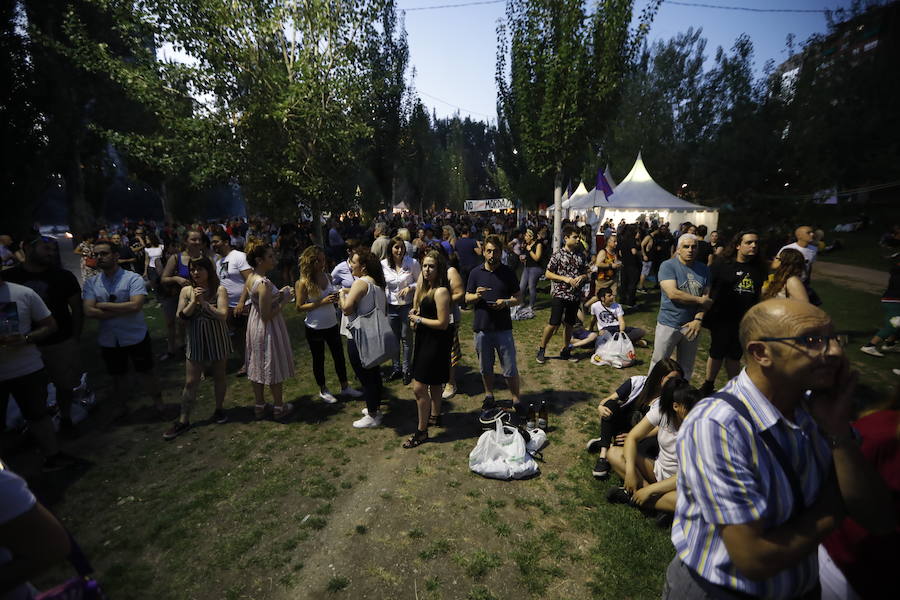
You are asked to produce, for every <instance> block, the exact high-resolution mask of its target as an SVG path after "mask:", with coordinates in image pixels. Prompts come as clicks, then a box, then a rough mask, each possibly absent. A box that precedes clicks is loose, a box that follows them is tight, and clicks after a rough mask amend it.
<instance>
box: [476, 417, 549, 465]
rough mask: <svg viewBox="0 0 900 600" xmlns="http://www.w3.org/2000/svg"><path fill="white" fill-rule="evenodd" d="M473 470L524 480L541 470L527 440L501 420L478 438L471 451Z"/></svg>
mask: <svg viewBox="0 0 900 600" xmlns="http://www.w3.org/2000/svg"><path fill="white" fill-rule="evenodd" d="M469 469H471V470H472V471H474V472H475V473H478V474H479V475H482V476H484V477H489V478H491V479H522V478H525V477H530V476H532V475H535V474H537V473H538V472H539V471H540V469H539V467H538V464H537V462H536V461H535V460H534V458H533V457H532V456H531V455H530V454H528V452H527V450H526V448H525V439H524V438H523V437H522V436H521V434H520V433H519V432H518V431H517V430H516V429H515V428H514V427H509V426H504V425H503V424H502V423H501V422H500V420H497V422H496V426H495V428H494V429H493V430H492V431H485V432H484V433H482V434H481V437H480V438H478V443H477V444H476V445H475V448H474V449H473V450H472V452H471V453H470V454H469Z"/></svg>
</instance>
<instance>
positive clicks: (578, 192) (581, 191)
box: [562, 181, 588, 209]
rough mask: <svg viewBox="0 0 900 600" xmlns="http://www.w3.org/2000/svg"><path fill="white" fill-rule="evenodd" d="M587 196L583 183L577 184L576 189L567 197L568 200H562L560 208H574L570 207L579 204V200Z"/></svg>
mask: <svg viewBox="0 0 900 600" xmlns="http://www.w3.org/2000/svg"><path fill="white" fill-rule="evenodd" d="M587 195H588V191H587V188H586V187H584V182H583V181H582V182H581V183H579V184H578V187H577V188H576V189H575V191H574V192H572V195H571V196H569V198H568V199H566V200H564V201H563V203H562V207H563V208H564V209H565V208H575V207H574V206H572V204H573V203H575V202H579V201H580V200H581V199H583V198H585V197H586V196H587Z"/></svg>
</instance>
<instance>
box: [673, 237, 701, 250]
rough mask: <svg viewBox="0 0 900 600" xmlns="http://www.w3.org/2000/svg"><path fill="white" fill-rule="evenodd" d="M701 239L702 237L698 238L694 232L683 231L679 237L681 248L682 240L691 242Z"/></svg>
mask: <svg viewBox="0 0 900 600" xmlns="http://www.w3.org/2000/svg"><path fill="white" fill-rule="evenodd" d="M699 239H700V238H698V237H697V236H696V235H694V234H693V233H682V234H681V236H680V237H679V238H678V247H679V248H680V247H681V241H682V240H687V241H689V242H690V241H694V242H696V241H698V240H699Z"/></svg>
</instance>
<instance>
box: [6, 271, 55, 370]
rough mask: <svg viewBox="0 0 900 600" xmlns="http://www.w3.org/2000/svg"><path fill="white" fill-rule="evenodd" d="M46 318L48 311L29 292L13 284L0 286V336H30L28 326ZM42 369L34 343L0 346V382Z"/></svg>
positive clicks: (37, 297) (39, 356)
mask: <svg viewBox="0 0 900 600" xmlns="http://www.w3.org/2000/svg"><path fill="white" fill-rule="evenodd" d="M49 316H50V309H48V308H47V305H46V304H44V301H43V300H41V297H40V296H38V295H37V292H35V291H34V290H33V289H31V288H29V287H25V286H24V285H19V284H17V283H9V282H2V283H0V333H2V334H3V335H7V334H14V333H21V334H22V335H25V334H26V333H30V332H31V330H32V329H33V328H32V324H33V323H36V322H38V321H43V320H44V319H46V318H47V317H49ZM43 368H44V361H43V360H41V352H40V351H39V350H38V349H37V346H35V345H34V344H25V345H22V346H16V347H9V346H2V347H0V381H7V380H9V379H15V378H16V377H22V376H24V375H29V374H31V373H34V372H35V371H40V370H41V369H43Z"/></svg>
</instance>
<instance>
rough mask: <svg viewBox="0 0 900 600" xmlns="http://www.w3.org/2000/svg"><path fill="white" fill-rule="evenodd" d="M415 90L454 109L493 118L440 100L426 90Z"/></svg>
mask: <svg viewBox="0 0 900 600" xmlns="http://www.w3.org/2000/svg"><path fill="white" fill-rule="evenodd" d="M416 91H417V92H418V93H420V94H422V95H423V96H428V97H429V98H431V99H432V100H437V101H438V102H440V103H442V104H446V105H447V106H452V107H453V108H455V109H457V110H461V111H463V112H467V113H471V114H473V115H478V116H480V117H485V118H486V119H493V118H494V117H493V116H491V115H486V114H484V113H482V112H478V111H477V110H469V109H468V108H463V107H462V106H457V105H456V104H453V103H452V102H447V101H446V100H442V99H441V98H438V97H437V96H432V95H431V94H429V93H427V92H423V91H422V90H416Z"/></svg>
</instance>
